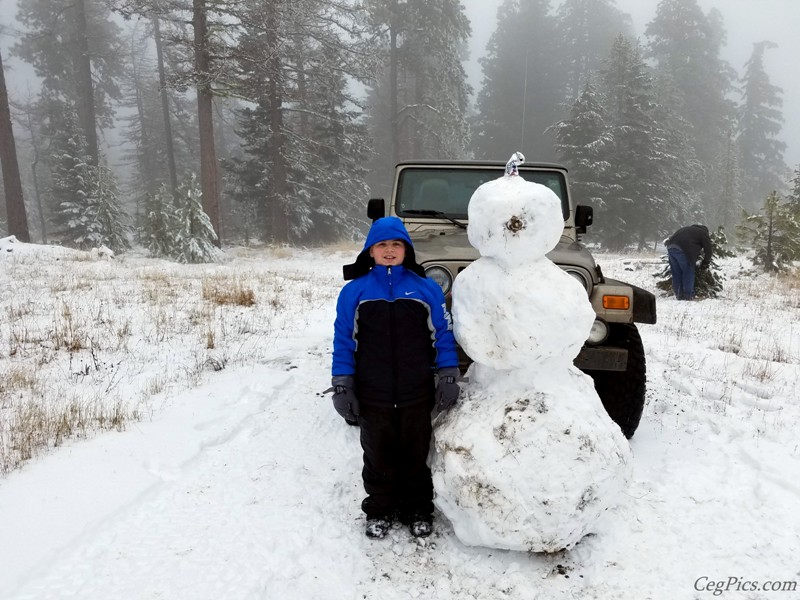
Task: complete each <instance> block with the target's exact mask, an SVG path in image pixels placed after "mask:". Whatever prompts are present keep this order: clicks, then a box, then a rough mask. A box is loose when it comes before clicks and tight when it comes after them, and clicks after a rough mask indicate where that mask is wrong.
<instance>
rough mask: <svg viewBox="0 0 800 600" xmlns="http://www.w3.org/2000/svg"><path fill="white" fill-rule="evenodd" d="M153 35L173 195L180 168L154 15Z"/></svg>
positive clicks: (159, 29) (156, 19)
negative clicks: (176, 154) (177, 160)
mask: <svg viewBox="0 0 800 600" xmlns="http://www.w3.org/2000/svg"><path fill="white" fill-rule="evenodd" d="M153 37H154V38H155V42H156V57H157V58H158V87H159V90H160V91H161V112H162V114H163V116H164V137H165V139H166V144H167V148H166V150H167V168H168V169H169V184H170V186H171V187H172V195H173V196H175V195H177V193H178V169H177V168H176V167H175V145H174V141H173V139H172V121H171V119H170V116H169V94H168V93H167V75H166V70H165V69H164V50H163V47H162V42H161V27H160V25H159V21H158V17H156V16H154V17H153Z"/></svg>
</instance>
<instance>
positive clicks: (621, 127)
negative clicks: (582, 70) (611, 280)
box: [595, 36, 670, 250]
mask: <svg viewBox="0 0 800 600" xmlns="http://www.w3.org/2000/svg"><path fill="white" fill-rule="evenodd" d="M601 75H602V86H603V92H604V96H605V98H606V111H607V113H608V121H607V122H608V125H609V127H610V130H611V132H612V136H613V142H612V143H609V144H606V145H604V147H603V149H602V151H601V158H602V160H604V161H606V162H607V163H608V169H607V172H606V176H605V177H604V178H603V183H604V185H605V186H606V189H607V192H606V207H607V211H606V213H605V214H604V216H603V219H602V220H600V221H599V223H598V226H597V227H596V228H595V230H596V234H597V235H598V237H599V238H600V239H601V240H602V241H603V243H605V244H606V245H608V247H609V248H612V249H616V250H619V249H621V248H623V247H625V246H626V245H628V244H631V243H637V244H638V246H639V248H640V249H641V248H642V247H643V246H644V244H645V243H646V242H648V241H651V240H653V239H657V238H658V237H659V225H660V223H661V222H663V221H664V218H665V215H666V214H668V197H669V189H668V172H667V170H668V166H669V158H670V154H669V152H670V149H669V148H668V145H667V142H666V135H665V132H664V130H663V128H661V127H660V125H659V123H658V122H657V120H656V116H657V115H656V113H655V110H654V108H655V107H656V106H657V104H656V102H655V96H654V83H653V77H652V75H651V73H650V72H649V70H648V68H647V66H646V65H645V63H644V61H643V59H642V57H641V54H640V52H639V48H638V46H636V45H634V44H633V43H632V42H630V41H629V40H628V39H626V38H625V37H624V36H618V37H617V39H616V40H615V42H614V45H613V46H612V48H611V52H610V54H609V57H608V59H607V61H606V65H605V68H604V69H603V71H602V73H601Z"/></svg>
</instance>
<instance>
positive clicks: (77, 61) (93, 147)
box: [73, 0, 99, 166]
mask: <svg viewBox="0 0 800 600" xmlns="http://www.w3.org/2000/svg"><path fill="white" fill-rule="evenodd" d="M74 35H75V55H74V56H73V64H74V65H75V74H76V76H77V79H78V80H77V82H76V84H75V85H76V88H77V98H78V107H77V108H78V118H79V119H80V122H81V129H82V130H83V135H84V137H85V138H86V148H87V150H88V151H89V156H90V157H91V161H92V164H93V165H95V166H97V164H98V157H99V151H98V147H97V114H96V111H95V106H94V84H93V83H92V61H91V58H90V57H89V38H88V34H87V27H86V9H85V6H84V0H75V31H74Z"/></svg>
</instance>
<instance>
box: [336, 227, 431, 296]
mask: <svg viewBox="0 0 800 600" xmlns="http://www.w3.org/2000/svg"><path fill="white" fill-rule="evenodd" d="M387 240H402V241H403V243H404V244H405V245H406V257H405V260H403V266H404V267H405V268H406V269H408V270H409V271H412V272H413V273H416V274H417V275H419V276H420V277H425V269H423V268H422V267H421V266H419V265H418V264H417V257H416V255H415V254H414V244H413V243H412V242H411V236H410V235H408V230H407V229H406V227H405V225H403V222H402V221H401V220H400V219H398V218H397V217H383V218H382V219H377V220H376V221H374V222H373V223H372V227H370V229H369V233H367V239H366V241H365V242H364V248H363V250H361V253H360V254H359V255H358V257H357V258H356V262H354V263H352V264H349V265H344V267H343V268H342V270H343V274H344V279H345V281H349V280H350V279H355V278H356V277H361V276H362V275H366V274H367V273H369V270H370V269H371V268H372V267H374V266H375V260H374V259H373V258H372V257H371V256H370V255H369V249H370V248H371V247H372V246H374V245H375V244H377V243H378V242H385V241H387Z"/></svg>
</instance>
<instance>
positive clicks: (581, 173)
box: [551, 81, 614, 211]
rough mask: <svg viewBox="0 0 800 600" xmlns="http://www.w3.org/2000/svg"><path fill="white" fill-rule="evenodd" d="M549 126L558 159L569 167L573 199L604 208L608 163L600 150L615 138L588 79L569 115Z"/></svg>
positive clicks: (600, 102)
mask: <svg viewBox="0 0 800 600" xmlns="http://www.w3.org/2000/svg"><path fill="white" fill-rule="evenodd" d="M551 129H553V130H554V131H555V136H556V151H557V153H558V156H559V160H561V161H562V162H563V163H564V164H566V165H567V166H568V167H569V171H570V191H571V193H572V196H573V198H574V199H575V202H576V203H577V204H588V205H590V206H592V207H594V209H595V210H596V211H601V210H604V209H605V208H606V206H605V200H604V197H605V192H606V188H605V186H604V185H603V181H604V179H605V174H606V171H607V169H608V163H607V162H606V161H604V160H603V158H602V156H601V152H602V149H603V147H604V146H605V145H606V144H610V143H612V142H613V139H614V138H613V135H612V134H611V131H610V130H609V127H608V125H607V124H606V112H605V109H604V108H603V105H602V99H601V98H600V97H599V96H598V91H597V88H596V87H595V86H594V84H592V82H591V81H590V82H587V83H586V84H585V85H584V87H583V92H582V93H581V95H580V97H579V98H578V99H577V100H575V102H573V104H572V106H571V108H570V114H569V117H568V118H566V119H564V120H562V121H559V122H558V123H556V124H555V125H553V126H552V128H551Z"/></svg>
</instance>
